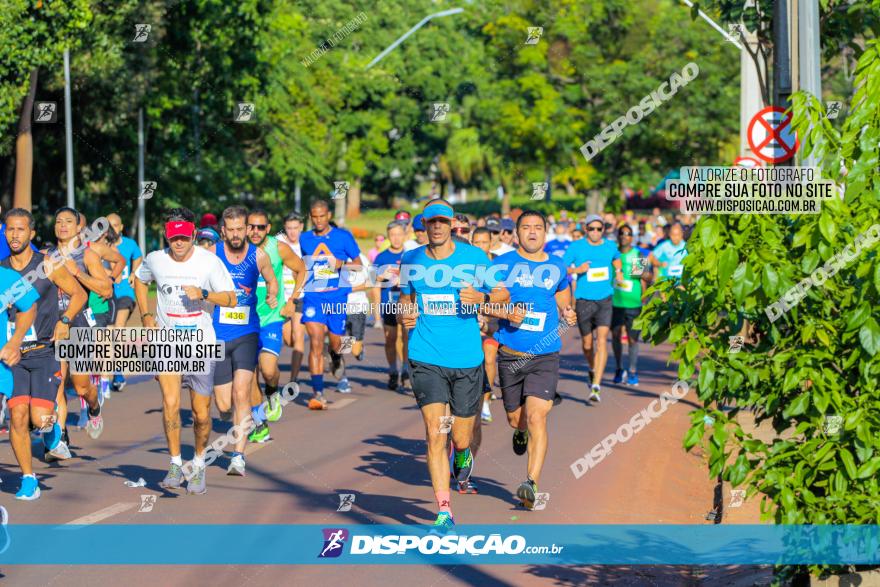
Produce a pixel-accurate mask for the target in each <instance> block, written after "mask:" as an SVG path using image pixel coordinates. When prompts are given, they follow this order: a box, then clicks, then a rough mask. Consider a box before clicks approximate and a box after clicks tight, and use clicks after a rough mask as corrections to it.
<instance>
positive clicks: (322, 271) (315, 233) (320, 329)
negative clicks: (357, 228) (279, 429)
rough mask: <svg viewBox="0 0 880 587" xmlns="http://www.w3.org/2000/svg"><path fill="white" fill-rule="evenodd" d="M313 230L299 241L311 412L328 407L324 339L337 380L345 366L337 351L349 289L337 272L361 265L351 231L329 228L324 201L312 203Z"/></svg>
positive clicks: (327, 210) (339, 345)
mask: <svg viewBox="0 0 880 587" xmlns="http://www.w3.org/2000/svg"><path fill="white" fill-rule="evenodd" d="M309 212H310V214H311V218H312V230H309V231H307V232H304V233H303V234H302V236H300V239H299V242H300V246H301V247H302V252H303V260H304V261H305V262H306V268H307V269H308V270H309V275H308V281H307V282H306V285H305V290H306V293H305V296H304V298H303V317H302V322H303V324H305V325H306V331H307V332H308V334H309V371H310V372H311V377H312V390H313V391H314V397H313V398H312V399H310V400H309V409H310V410H323V409H325V408H326V407H327V401H326V400H325V399H324V337H325V336H329V339H330V348H329V351H330V360H331V369H330V370H331V372H332V373H333V376H334V377H336V380H337V381H338V380H339V379H340V378H341V377H342V375H343V369H344V364H343V360H342V355H341V354H339V351H340V350H341V348H342V338H341V337H342V336H344V335H345V312H344V311H343V310H344V307H345V302H346V300H347V298H348V292H349V290H350V289H351V288H350V286H349V284H347V283H341V282H340V279H339V270H340V269H341V268H342V266H343V265H345V264H346V263H350V264H352V265H360V264H361V260H360V254H361V250H360V248H359V247H358V245H357V242H355V240H354V237H353V236H352V235H351V233H350V232H346V231H344V230H342V229H339V228H335V227H333V226H331V223H330V218H331V213H330V205H329V204H328V203H327V202H326V201H325V200H317V201H315V202H313V203H312V206H311V209H310V211H309Z"/></svg>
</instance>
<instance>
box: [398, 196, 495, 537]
mask: <svg viewBox="0 0 880 587" xmlns="http://www.w3.org/2000/svg"><path fill="white" fill-rule="evenodd" d="M423 215H424V219H425V223H426V224H427V228H428V231H427V232H428V239H429V243H428V245H427V246H424V247H419V248H418V249H415V250H413V251H410V252H408V253H406V254H404V256H403V260H402V264H401V284H400V287H401V292H402V293H401V302H402V303H403V304H405V308H406V310H405V313H404V318H403V324H404V327H405V328H409V329H412V330H411V332H410V338H409V364H410V374H411V376H412V389H413V395H414V396H415V398H416V403H417V404H418V406H419V408H420V410H421V412H422V418H423V420H424V423H425V431H426V435H427V462H428V471H429V473H430V475H431V483H432V485H433V489H434V496H435V498H436V499H437V506H438V508H439V513H438V514H437V520H436V521H435V522H434V528H435V530H436V531H438V532H441V533H443V532H448V531H450V530H451V529H452V528H453V527H454V526H455V521H454V519H453V516H452V509H451V501H450V495H449V474H450V471H449V460H448V456H447V455H448V453H447V448H446V441H447V434H449V433H450V432H451V434H452V441H453V448H454V456H453V467H452V469H453V470H452V473H453V475H454V476H455V478H456V479H457V480H458V482H459V483H462V482H466V481H468V480H469V479H470V475H471V471H472V470H473V467H474V458H473V455H472V454H471V451H470V445H471V438H472V434H473V429H474V418H475V417H476V416H477V413H478V412H479V411H480V398H481V395H482V391H483V350H482V345H481V341H480V327H479V324H478V322H477V314H476V312H477V311H478V310H479V308H480V307H481V306H482V305H483V304H484V303H488V302H491V303H493V304H501V303H505V302H506V301H507V300H508V299H509V294H508V292H507V290H506V289H505V288H503V287H501V286H498V285H497V279H495V278H494V277H493V276H492V273H491V272H490V271H488V268H489V265H490V261H489V258H488V257H487V256H486V254H485V253H483V252H482V251H480V250H479V249H477V248H476V247H473V246H471V245H468V244H465V243H460V242H456V241H454V240H452V238H451V234H452V220H453V217H454V213H453V211H452V206H450V205H449V204H448V203H447V202H446V201H445V200H442V199H434V200H431V201H430V202H428V203H427V204H426V205H425V209H424V213H423ZM453 272H454V274H453ZM479 273H484V274H486V280H485V281H484V282H482V283H480V282H478V279H477V278H478V274H479ZM413 304H416V306H414V305H413ZM447 409H449V410H450V412H451V415H452V417H453V420H452V421H451V422H450V421H449V420H448V419H447Z"/></svg>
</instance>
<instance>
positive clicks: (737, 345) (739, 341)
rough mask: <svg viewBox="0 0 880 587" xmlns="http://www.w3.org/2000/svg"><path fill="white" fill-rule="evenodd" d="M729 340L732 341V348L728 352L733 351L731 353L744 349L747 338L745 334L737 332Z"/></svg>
mask: <svg viewBox="0 0 880 587" xmlns="http://www.w3.org/2000/svg"><path fill="white" fill-rule="evenodd" d="M728 340H729V341H730V349H729V351H728V352H731V353H738V352H739V351H740V350H741V349H742V346H743V344H744V343H745V338H743V336H742V335H740V334H737V335H736V336H731V337H728Z"/></svg>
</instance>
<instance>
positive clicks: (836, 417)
mask: <svg viewBox="0 0 880 587" xmlns="http://www.w3.org/2000/svg"><path fill="white" fill-rule="evenodd" d="M841 428H843V416H841V415H840V414H831V415H829V416H825V421H824V422H823V424H822V429H823V430H824V431H825V434H828V435H829V436H834V435H837V434H840V429H841Z"/></svg>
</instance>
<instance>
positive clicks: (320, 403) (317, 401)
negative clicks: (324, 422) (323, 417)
mask: <svg viewBox="0 0 880 587" xmlns="http://www.w3.org/2000/svg"><path fill="white" fill-rule="evenodd" d="M309 409H310V410H326V409H327V400H325V399H324V397H323V396H321V397H313V398H312V399H310V400H309Z"/></svg>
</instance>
